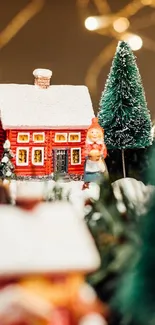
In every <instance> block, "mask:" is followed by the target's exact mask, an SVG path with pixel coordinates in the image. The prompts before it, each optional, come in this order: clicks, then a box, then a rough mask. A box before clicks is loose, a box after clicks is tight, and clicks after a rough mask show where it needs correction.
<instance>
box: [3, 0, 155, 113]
mask: <svg viewBox="0 0 155 325" xmlns="http://www.w3.org/2000/svg"><path fill="white" fill-rule="evenodd" d="M119 39H124V40H127V41H129V43H130V45H131V47H132V49H133V50H134V51H135V55H136V56H137V63H138V66H139V69H140V73H141V76H142V79H143V84H144V88H145V92H146V97H147V102H148V106H149V109H150V111H151V115H152V118H153V119H154V118H155V108H154V106H155V105H154V91H155V90H154V88H155V86H154V75H155V64H154V63H155V60H154V56H155V0H29V1H28V0H5V1H4V0H0V82H1V83H10V82H11V83H33V76H32V71H33V70H34V69H35V68H49V69H51V70H52V71H53V77H52V83H53V84H87V86H88V87H89V90H90V93H91V97H92V100H93V104H94V110H95V112H96V111H97V108H98V102H99V99H100V95H101V91H102V90H103V88H104V85H105V80H106V78H107V74H108V72H109V69H110V66H111V61H112V58H113V55H114V53H115V49H116V46H117V42H118V40H119Z"/></svg>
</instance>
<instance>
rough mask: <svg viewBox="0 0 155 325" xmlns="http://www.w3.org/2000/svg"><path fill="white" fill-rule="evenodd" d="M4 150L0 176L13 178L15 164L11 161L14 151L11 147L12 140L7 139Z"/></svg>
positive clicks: (0, 164)
mask: <svg viewBox="0 0 155 325" xmlns="http://www.w3.org/2000/svg"><path fill="white" fill-rule="evenodd" d="M3 148H4V152H3V156H2V159H1V161H0V178H1V179H2V180H4V179H11V178H12V177H13V175H14V173H13V171H14V165H13V163H12V162H11V159H12V158H13V154H12V151H11V149H10V141H9V140H6V141H5V143H4V145H3Z"/></svg>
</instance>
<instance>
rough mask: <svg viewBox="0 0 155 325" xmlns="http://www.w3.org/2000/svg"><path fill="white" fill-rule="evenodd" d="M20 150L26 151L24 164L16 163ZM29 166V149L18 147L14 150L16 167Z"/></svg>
mask: <svg viewBox="0 0 155 325" xmlns="http://www.w3.org/2000/svg"><path fill="white" fill-rule="evenodd" d="M20 150H26V151H27V161H26V162H25V163H19V162H18V156H19V151H20ZM28 165H29V147H18V148H17V149H16V166H19V167H20V166H28Z"/></svg>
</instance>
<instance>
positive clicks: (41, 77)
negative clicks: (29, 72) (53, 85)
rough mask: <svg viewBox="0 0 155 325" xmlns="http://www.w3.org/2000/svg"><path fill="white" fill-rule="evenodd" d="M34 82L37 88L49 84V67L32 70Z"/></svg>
mask: <svg viewBox="0 0 155 325" xmlns="http://www.w3.org/2000/svg"><path fill="white" fill-rule="evenodd" d="M33 75H34V78H35V79H34V84H35V85H36V86H38V87H39V88H42V89H46V88H48V87H49V86H50V80H51V76H52V71H51V70H49V69H35V70H34V71H33Z"/></svg>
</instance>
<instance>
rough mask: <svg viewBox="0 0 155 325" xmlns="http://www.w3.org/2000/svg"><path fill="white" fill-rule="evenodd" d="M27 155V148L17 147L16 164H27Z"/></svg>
mask: <svg viewBox="0 0 155 325" xmlns="http://www.w3.org/2000/svg"><path fill="white" fill-rule="evenodd" d="M28 157H29V148H17V151H16V165H17V166H27V165H28Z"/></svg>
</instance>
